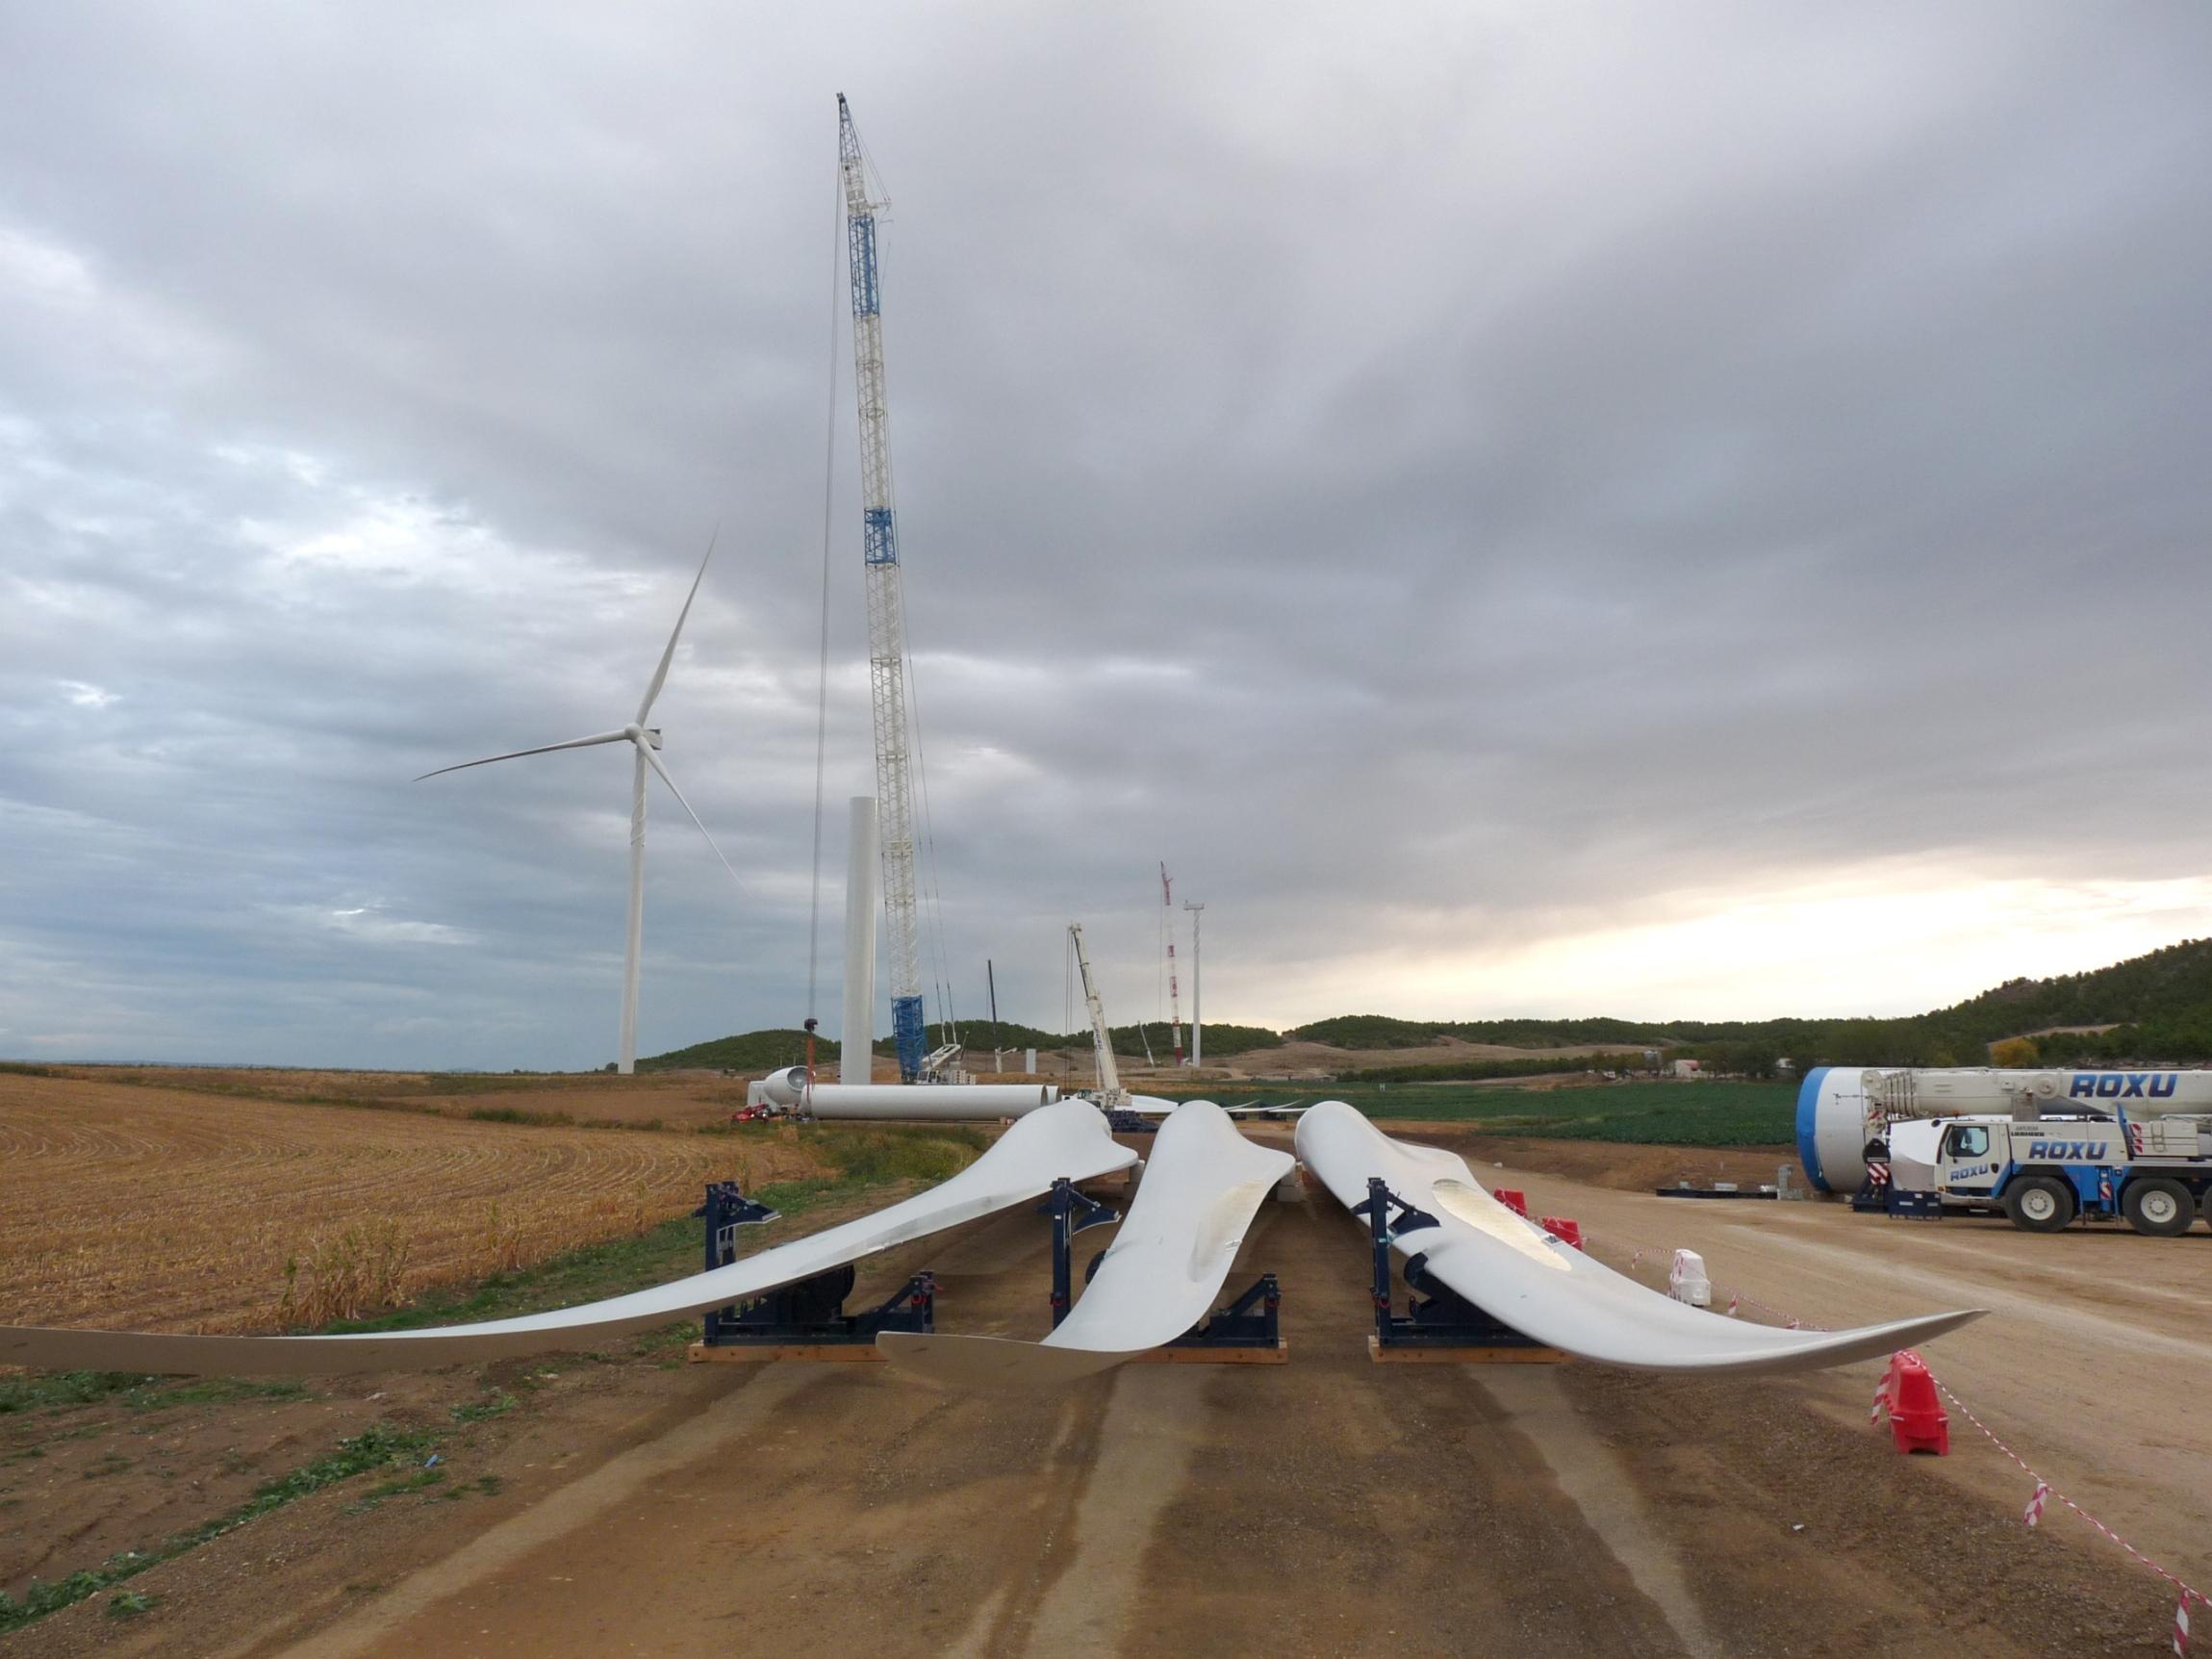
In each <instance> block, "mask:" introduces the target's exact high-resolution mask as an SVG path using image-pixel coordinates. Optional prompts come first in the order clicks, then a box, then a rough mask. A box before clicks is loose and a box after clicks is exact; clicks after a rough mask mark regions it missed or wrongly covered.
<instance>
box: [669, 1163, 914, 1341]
mask: <svg viewBox="0 0 2212 1659" xmlns="http://www.w3.org/2000/svg"><path fill="white" fill-rule="evenodd" d="M692 1213H693V1214H694V1215H698V1216H703V1217H704V1218H705V1220H706V1268H707V1271H708V1272H710V1273H711V1272H712V1271H714V1269H715V1268H717V1267H726V1266H728V1265H729V1264H730V1263H732V1262H734V1261H736V1260H737V1230H738V1229H739V1228H740V1227H754V1226H758V1225H760V1224H761V1223H762V1222H766V1221H774V1220H775V1219H776V1212H775V1211H773V1210H771V1209H769V1208H768V1206H767V1205H765V1204H760V1203H757V1202H755V1201H754V1200H752V1199H750V1198H748V1197H746V1196H745V1194H744V1193H742V1192H740V1191H739V1190H738V1189H737V1183H735V1182H734V1181H717V1182H715V1183H713V1184H712V1185H711V1186H709V1187H707V1189H706V1202H705V1203H704V1204H702V1205H700V1206H699V1208H698V1209H697V1210H695V1211H693V1212H692ZM853 1279H854V1274H853V1269H852V1263H845V1265H843V1266H841V1267H832V1268H830V1269H829V1270H828V1271H827V1272H826V1273H817V1274H816V1275H815V1276H814V1277H813V1278H811V1279H801V1280H800V1281H799V1283H798V1284H796V1285H785V1286H783V1287H781V1288H780V1289H775V1290H771V1291H769V1292H768V1293H767V1294H766V1295H765V1296H760V1297H756V1298H755V1299H753V1300H752V1301H750V1302H747V1303H744V1304H742V1305H740V1304H736V1303H732V1304H731V1305H729V1306H728V1307H724V1308H713V1309H709V1310H708V1312H707V1314H706V1315H705V1317H704V1318H703V1319H702V1320H701V1324H702V1326H703V1329H702V1330H701V1332H700V1336H699V1341H700V1345H701V1346H703V1347H708V1348H748V1347H751V1348H773V1347H786V1346H807V1347H835V1346H855V1347H857V1346H868V1347H873V1346H874V1345H875V1341H876V1333H877V1332H878V1331H933V1330H935V1329H936V1312H937V1281H936V1279H935V1278H934V1277H933V1276H932V1275H930V1274H928V1273H917V1274H915V1275H914V1276H913V1277H912V1278H911V1279H909V1280H907V1281H906V1283H905V1284H904V1285H903V1286H902V1287H900V1289H899V1290H898V1291H897V1293H895V1294H894V1295H893V1296H891V1297H890V1299H889V1300H887V1301H885V1302H884V1303H882V1304H881V1305H880V1306H879V1307H876V1308H872V1309H870V1310H869V1311H868V1312H866V1313H863V1314H848V1313H847V1312H846V1311H845V1298H846V1297H847V1296H850V1295H851V1294H852V1284H853Z"/></svg>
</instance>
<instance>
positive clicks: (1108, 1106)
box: [1068, 922, 1130, 1112]
mask: <svg viewBox="0 0 2212 1659" xmlns="http://www.w3.org/2000/svg"><path fill="white" fill-rule="evenodd" d="M1068 942H1069V944H1070V945H1072V946H1073V947H1074V948H1075V953H1076V971H1077V972H1078V973H1080V974H1081V976H1082V982H1083V1003H1084V1006H1085V1007H1087V1008H1089V1009H1090V1013H1091V1052H1092V1053H1093V1055H1094V1056H1096V1058H1097V1063H1098V1086H1097V1087H1096V1088H1093V1089H1092V1090H1091V1091H1090V1097H1091V1100H1092V1101H1093V1102H1094V1103H1095V1104H1096V1105H1097V1107H1098V1109H1099V1110H1101V1111H1105V1112H1115V1111H1124V1110H1128V1108H1129V1103H1130V1102H1129V1090H1128V1089H1126V1088H1124V1087H1122V1085H1121V1068H1120V1067H1118V1066H1116V1065H1115V1064H1114V1059H1113V1037H1112V1036H1111V1035H1110V1034H1108V1033H1107V1031H1106V1008H1104V1007H1103V1006H1102V1005H1101V1004H1100V1002H1099V993H1098V987H1097V986H1096V985H1094V984H1092V983H1091V964H1090V958H1089V957H1086V956H1084V955H1083V925H1082V924H1081V922H1070V923H1069V924H1068Z"/></svg>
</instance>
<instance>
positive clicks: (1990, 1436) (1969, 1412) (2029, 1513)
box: [1935, 1377, 2212, 1653]
mask: <svg viewBox="0 0 2212 1659" xmlns="http://www.w3.org/2000/svg"><path fill="white" fill-rule="evenodd" d="M1935 1385H1936V1387H1937V1388H1938V1389H1939V1390H1941V1391H1942V1392H1943V1396H1944V1398H1945V1399H1946V1400H1948V1401H1950V1403H1951V1404H1952V1405H1953V1406H1955V1407H1957V1408H1958V1412H1959V1415H1960V1416H1961V1417H1965V1418H1966V1419H1967V1421H1968V1422H1970V1423H1971V1424H1973V1426H1974V1427H1975V1428H1977V1429H1979V1430H1981V1432H1982V1434H1983V1436H1984V1437H1985V1438H1986V1439H1987V1440H1988V1441H1989V1442H1990V1444H1992V1445H1993V1446H1995V1447H1996V1449H1997V1450H1998V1451H2000V1452H2002V1453H2004V1455H2005V1456H2006V1457H2008V1458H2010V1459H2012V1461H2013V1462H2014V1463H2016V1464H2018V1465H2020V1468H2021V1472H2022V1473H2023V1474H2025V1475H2026V1476H2027V1477H2028V1479H2030V1480H2032V1481H2034V1482H2035V1492H2034V1493H2033V1494H2032V1495H2031V1496H2030V1497H2029V1498H2028V1500H2027V1508H2026V1510H2025V1511H2024V1512H2023V1513H2022V1514H2021V1519H2022V1520H2024V1521H2026V1522H2027V1523H2028V1525H2030V1526H2033V1525H2035V1524H2036V1522H2038V1521H2039V1520H2041V1519H2043V1512H2044V1508H2045V1505H2046V1504H2047V1503H2048V1501H2049V1500H2050V1499H2052V1498H2054V1497H2055V1498H2056V1499H2058V1501H2059V1502H2060V1503H2063V1504H2064V1505H2066V1507H2067V1508H2068V1509H2071V1510H2072V1511H2073V1513H2074V1514H2075V1515H2078V1516H2079V1517H2081V1519H2084V1520H2086V1521H2087V1522H2089V1524H2090V1525H2091V1526H2093V1527H2095V1528H2096V1529H2097V1530H2098V1532H2099V1533H2101V1534H2102V1535H2103V1536H2104V1538H2105V1539H2106V1540H2107V1541H2108V1542H2109V1543H2112V1544H2118V1545H2119V1546H2120V1547H2121V1548H2122V1549H2124V1550H2125V1551H2127V1553H2128V1554H2130V1555H2132V1556H2133V1557H2135V1559H2136V1560H2137V1561H2138V1562H2140V1563H2141V1564H2142V1565H2143V1566H2145V1567H2148V1569H2150V1570H2151V1571H2153V1572H2155V1573H2157V1574H2158V1576H2159V1577H2161V1578H2163V1579H2165V1580H2166V1582H2167V1583H2169V1584H2171V1585H2173V1586H2174V1589H2175V1590H2177V1591H2179V1592H2180V1593H2181V1611H2180V1614H2179V1615H2178V1621H2179V1622H2178V1625H2177V1631H2178V1634H2177V1635H2176V1636H2175V1638H2174V1640H2175V1642H2176V1644H2178V1646H2175V1648H2174V1651H2175V1652H2177V1653H2181V1652H2186V1651H2187V1646H2186V1645H2187V1641H2188V1630H2189V1618H2188V1616H2189V1604H2190V1602H2192V1601H2205V1600H2206V1597H2205V1595H2204V1593H2203V1592H2202V1591H2201V1590H2199V1589H2198V1588H2196V1586H2194V1585H2192V1584H2189V1583H2188V1582H2186V1581H2185V1580H2183V1579H2182V1578H2181V1576H2180V1575H2179V1574H2178V1573H2174V1572H2169V1571H2167V1570H2166V1569H2165V1568H2163V1567H2161V1566H2159V1565H2158V1563H2157V1562H2155V1561H2153V1560H2151V1559H2150V1557H2149V1556H2148V1555H2146V1554H2144V1553H2143V1551H2141V1550H2140V1549H2138V1548H2136V1547H2135V1545H2133V1544H2130V1543H2128V1542H2127V1540H2125V1539H2124V1538H2123V1537H2121V1536H2120V1534H2118V1533H2117V1532H2115V1531H2113V1530H2112V1528H2110V1527H2109V1526H2107V1525H2105V1524H2104V1522H2102V1521H2101V1520H2099V1519H2097V1517H2095V1516H2094V1515H2092V1514H2090V1513H2089V1511H2087V1510H2086V1509H2084V1508H2082V1507H2081V1505H2079V1504H2078V1503H2075V1502H2074V1501H2073V1499H2072V1498H2071V1497H2068V1496H2067V1495H2066V1493H2063V1492H2060V1491H2059V1490H2058V1489H2057V1488H2056V1487H2054V1486H2052V1485H2051V1484H2050V1482H2048V1481H2047V1480H2045V1479H2044V1478H2043V1476H2041V1475H2040V1474H2037V1473H2036V1472H2035V1470H2034V1469H2033V1468H2029V1467H2028V1462H2027V1459H2025V1458H2023V1457H2021V1455H2020V1453H2018V1452H2016V1451H2014V1450H2013V1449H2012V1447H2010V1446H2009V1445H2007V1444H2005V1442H2004V1441H2003V1440H2002V1439H2001V1438H1999V1436H1998V1435H1997V1432H1996V1430H1995V1429H1993V1428H1991V1427H1990V1426H1989V1424H1987V1423H1985V1422H1983V1421H1982V1420H1981V1418H1979V1417H1975V1416H1974V1414H1973V1408H1972V1407H1971V1406H1970V1405H1968V1404H1967V1403H1966V1401H1964V1400H1962V1399H1960V1398H1959V1397H1958V1395H1956V1394H1954V1393H1952V1392H1951V1391H1950V1387H1949V1385H1947V1384H1946V1383H1945V1381H1944V1380H1943V1378H1941V1377H1937V1378H1935ZM2207 1604H2208V1605H2212V1602H2208V1603H2207Z"/></svg>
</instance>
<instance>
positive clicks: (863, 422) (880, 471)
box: [837, 92, 928, 1083]
mask: <svg viewBox="0 0 2212 1659" xmlns="http://www.w3.org/2000/svg"><path fill="white" fill-rule="evenodd" d="M837 165H838V171H839V173H840V174H841V175H842V177H843V179H844V184H845V233H846V252H847V257H848V260H849V262H850V264H851V267H852V378H853V382H854V385H855V388H856V390H857V391H858V394H859V403H860V509H861V523H862V534H863V537H864V541H863V545H862V557H863V559H864V562H865V574H866V581H867V586H868V683H869V691H870V695H871V700H872V702H873V704H874V711H875V723H876V809H877V832H878V836H879V841H878V845H879V847H880V850H881V855H882V865H883V930H884V932H885V933H886V934H887V935H888V936H889V942H890V957H891V1033H892V1035H893V1037H894V1038H895V1039H896V1040H897V1042H898V1044H899V1075H900V1076H901V1077H902V1078H903V1079H904V1080H905V1081H906V1082H908V1083H911V1082H913V1081H914V1080H915V1079H916V1078H917V1077H918V1076H919V1075H920V1074H921V1070H922V1060H923V1058H924V1054H925V1051H926V1050H927V1049H928V1035H927V1032H926V1023H927V1022H926V1021H925V1019H924V1016H923V1011H922V952H921V946H920V943H919V941H918V939H917V937H916V916H915V904H914V804H913V798H912V795H911V792H910V790H909V788H908V784H907V765H906V751H907V729H906V681H905V674H906V620H905V607H904V604H903V600H902V599H901V596H900V591H899V532H898V526H897V523H896V522H895V521H894V519H893V517H892V500H891V415H890V409H889V406H888V405H887V403H886V402H885V399H884V391H883V313H882V306H881V299H882V295H881V292H880V289H879V287H878V283H877V263H876V210H877V208H878V207H879V206H882V205H883V204H882V203H880V202H876V201H871V200H870V199H869V195H868V176H867V172H868V169H867V161H866V158H865V157H864V156H863V154H862V153H861V149H860V135H859V134H858V133H857V132H856V131H855V130H854V129H853V126H852V111H851V110H850V109H849V108H847V106H846V103H845V94H844V93H843V92H840V93H838V94H837Z"/></svg>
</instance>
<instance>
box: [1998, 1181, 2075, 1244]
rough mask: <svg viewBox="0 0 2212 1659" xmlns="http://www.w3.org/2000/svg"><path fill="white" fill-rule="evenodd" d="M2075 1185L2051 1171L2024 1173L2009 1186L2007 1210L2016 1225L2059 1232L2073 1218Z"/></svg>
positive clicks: (2034, 1229) (2038, 1231)
mask: <svg viewBox="0 0 2212 1659" xmlns="http://www.w3.org/2000/svg"><path fill="white" fill-rule="evenodd" d="M2074 1208H2075V1206H2074V1202H2073V1188H2072V1187H2069V1186H2067V1184H2066V1183H2065V1182H2063V1181H2059V1180H2057V1179H2055V1178H2053V1177H2051V1176H2048V1175H2023V1176H2021V1178H2020V1179H2019V1180H2018V1181H2016V1182H2014V1183H2013V1184H2012V1185H2011V1186H2010V1187H2006V1188H2005V1195H2004V1212H2005V1214H2006V1215H2007V1216H2009V1217H2010V1218H2011V1220H2012V1224H2013V1225H2014V1226H2015V1227H2023V1228H2025V1229H2026V1230H2027V1231H2028V1232H2030V1233H2056V1232H2058V1231H2059V1230H2060V1229H2061V1228H2063V1227H2065V1226H2066V1225H2067V1223H2069V1222H2070V1221H2072V1219H2073V1212H2074Z"/></svg>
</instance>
